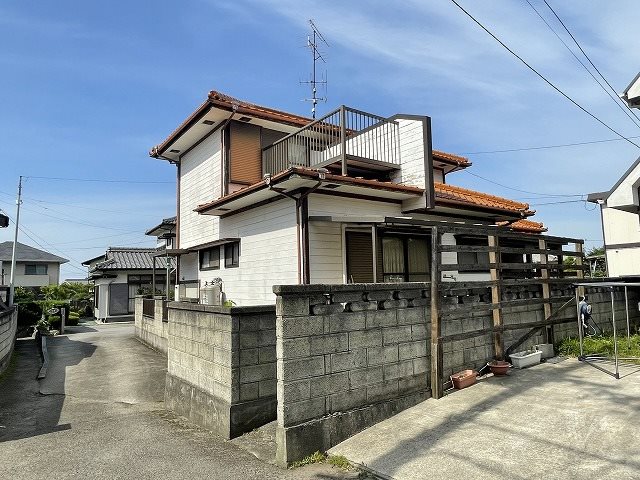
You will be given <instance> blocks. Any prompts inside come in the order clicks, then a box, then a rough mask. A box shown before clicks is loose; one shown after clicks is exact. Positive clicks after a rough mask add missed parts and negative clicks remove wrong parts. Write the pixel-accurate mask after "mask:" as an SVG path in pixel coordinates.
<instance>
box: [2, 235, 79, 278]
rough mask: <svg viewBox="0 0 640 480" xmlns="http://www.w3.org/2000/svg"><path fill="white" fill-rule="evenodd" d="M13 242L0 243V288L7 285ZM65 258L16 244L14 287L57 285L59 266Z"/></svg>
mask: <svg viewBox="0 0 640 480" xmlns="http://www.w3.org/2000/svg"><path fill="white" fill-rule="evenodd" d="M12 253H13V242H2V243H0V286H7V285H9V281H10V279H11V257H12ZM68 261H69V260H67V259H66V258H62V257H59V256H57V255H53V254H51V253H49V252H45V251H44V250H39V249H37V248H34V247H30V246H29V245H25V244H24V243H20V242H18V246H17V249H16V275H15V285H16V287H43V286H45V285H58V283H59V282H60V265H61V264H63V263H67V262H68Z"/></svg>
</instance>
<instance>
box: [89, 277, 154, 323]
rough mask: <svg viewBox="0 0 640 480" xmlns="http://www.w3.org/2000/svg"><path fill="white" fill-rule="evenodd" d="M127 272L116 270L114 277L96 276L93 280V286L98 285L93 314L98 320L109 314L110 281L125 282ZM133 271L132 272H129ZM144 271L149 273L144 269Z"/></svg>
mask: <svg viewBox="0 0 640 480" xmlns="http://www.w3.org/2000/svg"><path fill="white" fill-rule="evenodd" d="M128 273H129V272H118V273H117V274H116V277H115V278H98V279H96V280H95V282H94V286H95V288H98V287H100V293H99V294H98V305H96V307H95V309H94V310H95V311H94V312H93V316H94V317H95V318H97V319H98V320H104V319H105V318H108V315H109V285H111V284H112V283H127V280H128V276H127V275H128ZM131 273H134V272H131ZM144 273H149V272H147V271H145V272H144Z"/></svg>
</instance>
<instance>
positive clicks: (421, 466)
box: [330, 359, 640, 480]
mask: <svg viewBox="0 0 640 480" xmlns="http://www.w3.org/2000/svg"><path fill="white" fill-rule="evenodd" d="M554 360H556V359H554ZM638 368H639V367H634V368H633V369H624V370H622V371H621V375H627V376H625V377H623V378H622V379H621V380H615V379H614V378H612V377H610V376H609V375H606V374H605V373H603V372H600V371H598V370H596V369H595V368H593V367H590V366H589V365H586V364H583V363H580V362H578V361H577V360H573V359H566V360H560V361H558V363H546V364H541V365H538V366H535V367H531V368H529V369H526V370H522V371H514V370H512V371H511V373H510V375H509V376H508V377H503V378H500V377H491V376H488V377H487V378H486V379H484V380H482V381H480V382H479V383H478V384H476V385H474V386H472V387H470V388H467V389H465V390H460V391H457V392H455V393H453V394H451V395H448V396H446V397H445V398H443V399H441V400H427V401H425V402H422V403H421V404H419V405H417V406H415V407H413V408H410V409H408V410H405V411H404V412H402V413H400V414H399V415H396V416H395V417H392V418H390V419H388V420H386V421H384V422H382V423H379V424H377V425H374V426H373V427H371V428H369V429H367V430H365V431H363V432H361V433H359V434H358V435H356V436H354V437H351V438H349V439H348V440H346V441H345V442H343V443H341V444H340V445H338V446H336V447H334V448H333V449H331V451H330V453H333V454H341V455H344V456H346V457H347V458H348V459H349V460H351V461H352V462H356V463H359V464H364V465H367V466H368V467H370V468H371V469H373V470H374V471H376V472H378V473H381V474H383V475H385V476H387V477H389V478H393V479H422V478H424V479H426V478H473V479H530V478H544V479H596V478H597V479H617V480H619V479H622V478H624V479H632V478H640V458H638V449H639V448H640V373H633V372H636V371H637V370H638Z"/></svg>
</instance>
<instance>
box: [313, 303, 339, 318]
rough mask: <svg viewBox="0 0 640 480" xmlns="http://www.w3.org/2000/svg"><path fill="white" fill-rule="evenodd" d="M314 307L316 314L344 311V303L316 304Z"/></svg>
mask: <svg viewBox="0 0 640 480" xmlns="http://www.w3.org/2000/svg"><path fill="white" fill-rule="evenodd" d="M311 308H312V311H313V314H314V315H331V314H336V313H342V312H344V305H343V304H341V303H331V304H328V305H326V304H325V305H314V306H313V307H311Z"/></svg>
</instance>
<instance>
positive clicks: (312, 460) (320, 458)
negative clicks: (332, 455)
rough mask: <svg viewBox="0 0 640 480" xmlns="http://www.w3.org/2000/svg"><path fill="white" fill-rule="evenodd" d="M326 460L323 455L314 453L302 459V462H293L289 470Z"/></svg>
mask: <svg viewBox="0 0 640 480" xmlns="http://www.w3.org/2000/svg"><path fill="white" fill-rule="evenodd" d="M326 459H327V456H326V455H325V454H324V453H320V452H315V453H312V454H311V455H309V456H307V457H304V458H303V459H302V460H298V461H297V462H293V463H292V464H291V466H290V467H289V468H298V467H304V466H305V465H311V464H312V463H322V462H324V461H325V460H326Z"/></svg>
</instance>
